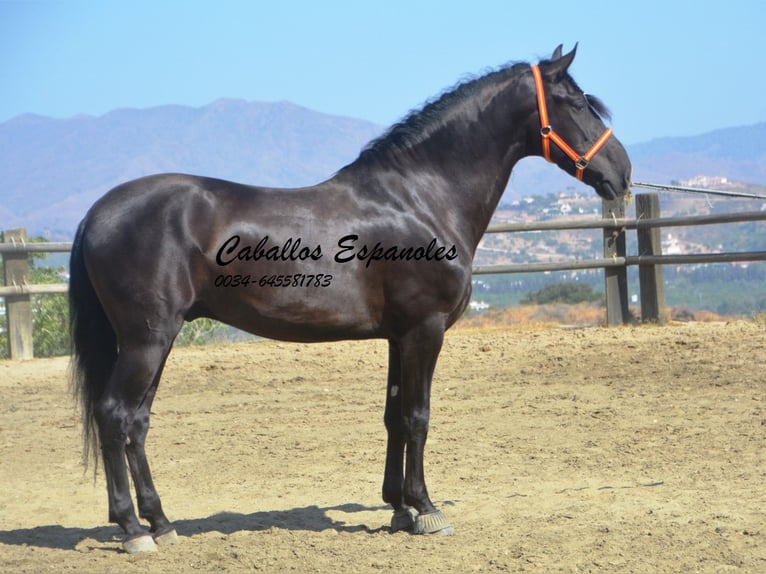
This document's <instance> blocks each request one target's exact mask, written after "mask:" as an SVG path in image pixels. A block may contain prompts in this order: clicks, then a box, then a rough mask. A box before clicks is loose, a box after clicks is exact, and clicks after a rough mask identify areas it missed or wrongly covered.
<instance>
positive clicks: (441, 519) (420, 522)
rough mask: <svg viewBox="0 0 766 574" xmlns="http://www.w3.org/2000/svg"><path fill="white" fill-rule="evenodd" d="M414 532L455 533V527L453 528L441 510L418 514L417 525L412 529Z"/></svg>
mask: <svg viewBox="0 0 766 574" xmlns="http://www.w3.org/2000/svg"><path fill="white" fill-rule="evenodd" d="M412 532H413V534H446V535H450V534H455V529H454V528H452V526H451V525H450V523H449V522H447V517H446V516H444V513H443V512H442V511H441V510H437V511H436V512H429V513H428V514H418V515H417V517H416V518H415V526H414V528H413V530H412Z"/></svg>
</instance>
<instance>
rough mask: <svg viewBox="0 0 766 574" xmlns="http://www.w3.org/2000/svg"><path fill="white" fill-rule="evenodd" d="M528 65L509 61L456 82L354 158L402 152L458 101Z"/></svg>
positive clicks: (428, 132) (432, 128) (433, 128)
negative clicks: (480, 74) (482, 73)
mask: <svg viewBox="0 0 766 574" xmlns="http://www.w3.org/2000/svg"><path fill="white" fill-rule="evenodd" d="M528 67H529V64H524V63H510V64H506V65H504V66H502V67H500V68H497V69H495V70H492V71H490V72H487V73H485V74H484V75H482V76H472V77H468V78H467V79H464V80H462V81H461V82H458V83H457V84H456V85H455V86H453V87H451V88H448V89H447V90H445V91H443V92H442V93H441V94H439V95H437V96H436V97H435V98H432V99H431V100H428V101H426V103H425V104H423V106H421V107H420V108H416V109H414V110H412V111H411V112H409V114H407V115H406V116H405V117H404V118H403V119H402V120H400V121H399V122H397V123H395V124H394V125H392V126H391V127H390V128H388V130H386V131H385V132H384V133H383V134H382V135H381V136H379V137H377V138H375V139H373V140H372V141H370V142H369V143H368V144H367V145H366V146H365V147H364V148H363V149H362V151H361V153H360V154H359V159H358V160H357V161H364V160H370V159H375V158H378V157H380V156H384V157H391V156H397V155H401V154H405V153H406V152H407V150H409V149H411V148H413V147H414V146H416V145H417V144H419V143H421V142H423V141H424V140H425V139H427V138H428V137H429V136H430V135H431V134H433V133H434V132H436V131H437V130H438V129H439V128H441V127H444V126H446V125H447V123H448V121H449V118H450V117H451V116H452V112H453V110H455V108H456V107H457V106H459V105H460V104H461V103H463V102H465V101H467V100H470V99H471V98H472V97H474V96H475V95H477V94H478V93H480V92H481V91H482V90H483V89H484V88H485V87H487V86H490V85H494V84H495V83H497V82H498V81H503V80H505V79H507V78H509V77H510V76H513V75H515V74H518V73H519V72H520V71H522V70H524V69H528Z"/></svg>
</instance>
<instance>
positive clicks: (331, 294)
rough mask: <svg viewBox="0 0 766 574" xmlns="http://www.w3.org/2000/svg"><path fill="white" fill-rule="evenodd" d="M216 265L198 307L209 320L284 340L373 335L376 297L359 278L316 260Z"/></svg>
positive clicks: (377, 323) (378, 312)
mask: <svg viewBox="0 0 766 574" xmlns="http://www.w3.org/2000/svg"><path fill="white" fill-rule="evenodd" d="M257 267H258V269H257V270H253V269H248V268H247V267H246V266H243V265H239V266H235V267H230V266H229V267H227V268H226V269H225V272H221V269H220V268H217V269H215V270H214V273H211V274H210V275H209V277H210V282H211V283H212V287H211V288H208V289H207V290H206V293H205V297H204V307H205V309H206V310H207V311H208V312H207V313H205V314H209V315H210V316H212V317H213V318H215V319H218V320H220V321H223V322H225V323H227V324H229V325H232V326H234V327H237V328H238V329H242V330H244V331H247V332H249V333H253V334H255V335H259V336H262V337H268V338H271V339H280V340H286V341H303V342H308V341H328V340H341V339H353V338H369V337H375V336H377V335H378V334H379V331H380V325H381V316H382V313H381V309H382V301H381V298H380V297H378V296H376V294H375V290H374V289H371V288H369V286H368V285H366V284H365V282H360V281H359V280H358V279H356V278H353V277H349V276H347V275H345V274H343V273H340V274H338V272H337V271H336V272H335V273H328V272H327V271H328V270H327V269H323V268H322V267H320V266H318V265H303V266H297V265H284V264H283V265H276V264H274V265H271V266H264V265H260V266H257Z"/></svg>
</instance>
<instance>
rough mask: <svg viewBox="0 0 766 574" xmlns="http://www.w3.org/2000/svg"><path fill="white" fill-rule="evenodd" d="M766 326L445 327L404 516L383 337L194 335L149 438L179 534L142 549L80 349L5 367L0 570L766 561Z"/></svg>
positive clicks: (752, 566) (699, 566) (174, 362)
mask: <svg viewBox="0 0 766 574" xmlns="http://www.w3.org/2000/svg"><path fill="white" fill-rule="evenodd" d="M765 335H766V326H764V325H763V324H762V323H761V324H758V323H751V322H733V323H727V324H723V323H719V324H693V323H692V324H682V325H672V326H666V327H625V328H611V329H606V328H588V329H581V330H577V329H568V330H564V329H554V328H549V329H537V330H533V329H523V328H515V329H506V330H492V331H460V330H458V331H455V332H451V333H450V334H448V337H447V340H446V343H445V347H444V350H443V352H442V355H441V360H440V363H439V365H438V367H437V373H436V378H435V384H434V389H433V402H432V419H431V420H432V424H431V433H430V436H429V442H428V445H427V451H426V473H427V478H428V480H429V489H430V492H431V494H432V497H433V498H434V501H435V502H437V504H439V505H440V506H441V508H442V509H443V510H444V511H445V513H446V514H447V516H448V517H449V518H450V520H451V521H452V523H453V525H454V527H455V530H456V534H455V535H454V536H451V537H446V536H439V537H436V536H431V537H428V536H412V535H409V534H405V533H397V534H393V535H392V534H390V533H389V531H388V524H389V520H390V512H389V510H388V509H387V508H386V507H385V506H384V505H383V504H382V502H381V498H380V486H381V482H382V472H383V463H384V452H385V432H384V428H383V423H382V417H383V403H384V395H385V369H386V358H387V350H386V345H385V343H384V342H381V341H370V342H355V343H338V344H322V345H293V344H285V343H277V342H261V343H251V344H244V345H231V346H220V347H195V348H184V349H176V350H175V351H174V352H173V354H172V355H171V359H170V361H169V364H168V367H167V370H166V374H165V378H164V381H163V383H162V384H161V386H160V391H159V395H158V398H157V400H156V401H155V404H154V416H153V418H152V423H153V428H152V432H151V433H150V435H149V443H148V450H149V455H150V461H152V462H153V469H154V474H155V480H156V483H157V485H158V488H159V491H160V494H161V495H162V496H163V503H164V507H165V509H166V511H167V513H168V515H169V516H170V517H171V518H172V519H173V520H175V521H176V525H177V529H178V533H179V535H180V536H181V539H180V542H179V544H176V545H174V546H165V547H162V548H161V550H160V551H159V552H157V553H154V554H151V555H143V556H129V555H127V554H125V553H123V552H122V551H121V546H120V532H119V530H118V529H117V528H116V527H115V526H113V525H109V524H108V523H107V519H106V493H105V488H104V480H103V475H101V474H99V476H98V478H97V479H96V482H95V484H94V481H93V475H92V472H91V471H88V473H83V469H82V467H81V465H80V425H79V418H78V416H76V415H75V413H74V412H73V407H72V402H71V400H70V397H69V395H68V391H67V384H66V377H67V365H68V363H67V359H63V358H62V359H51V360H34V361H29V362H11V361H3V362H0V396H2V404H0V461H2V462H0V571H2V572H6V573H10V572H29V573H38V572H78V573H79V572H83V573H84V572H115V573H116V572H119V573H134V572H135V573H143V572H149V573H154V572H157V573H159V572H163V573H167V572H249V571H263V572H400V571H401V572H403V571H415V572H474V571H479V572H481V571H483V572H492V571H511V572H685V573H687V572H753V573H756V572H766V464H765V462H764V458H765V457H766V442H765V438H766V376H765V375H764V372H763V365H764V363H766V349H765V348H764V341H765V340H766V336H765Z"/></svg>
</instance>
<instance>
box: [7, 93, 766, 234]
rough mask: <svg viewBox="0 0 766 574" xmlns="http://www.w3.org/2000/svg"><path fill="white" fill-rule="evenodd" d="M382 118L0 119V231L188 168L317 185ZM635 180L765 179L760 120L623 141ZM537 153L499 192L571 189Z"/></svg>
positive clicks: (179, 115)
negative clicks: (680, 134)
mask: <svg viewBox="0 0 766 574" xmlns="http://www.w3.org/2000/svg"><path fill="white" fill-rule="evenodd" d="M384 129H385V127H384V126H379V125H376V124H373V123H370V122H367V121H363V120H358V119H353V118H346V117H338V116H331V115H327V114H322V113H319V112H315V111H312V110H309V109H306V108H303V107H300V106H297V105H295V104H292V103H289V102H276V103H263V102H248V101H244V100H234V99H222V100H217V101H215V102H213V103H211V104H209V105H207V106H203V107H199V108H192V107H186V106H160V107H155V108H149V109H143V110H137V109H120V110H115V111H113V112H110V113H107V114H105V115H103V116H99V117H93V116H84V115H81V116H75V117H71V118H67V119H53V118H48V117H43V116H37V115H32V114H25V115H21V116H17V117H15V118H13V119H11V120H8V121H6V122H3V123H0V181H2V187H0V230H2V229H8V228H13V227H26V228H27V230H28V232H29V233H30V235H40V234H44V235H46V236H47V237H49V238H51V239H67V238H71V237H72V236H73V234H74V229H75V228H76V225H77V223H78V222H79V220H80V219H81V218H82V216H83V215H84V214H85V212H86V211H87V209H88V208H89V207H90V205H92V204H93V202H94V201H95V200H96V199H98V198H99V197H100V196H101V195H103V194H104V193H105V192H106V191H108V190H109V189H110V188H112V187H114V186H115V185H117V184H119V183H122V182H124V181H127V180H130V179H133V178H136V177H140V176H143V175H148V174H151V173H158V172H185V173H194V174H199V175H206V176H211V177H220V178H224V179H230V180H234V181H240V182H246V183H253V184H258V185H268V186H277V187H296V186H303V185H311V184H313V183H318V182H320V181H322V180H324V179H327V178H328V177H330V176H332V175H333V173H335V172H336V171H337V170H338V169H340V168H341V167H343V166H344V165H346V164H348V163H349V162H351V161H353V160H354V159H355V158H356V157H357V155H358V153H359V151H360V149H361V148H362V147H364V145H365V144H366V143H367V142H368V141H369V140H371V139H373V138H374V137H376V136H377V135H379V134H380V133H382V132H383V131H384ZM628 154H629V155H630V157H631V159H632V161H633V169H634V176H633V179H634V181H649V182H653V183H668V182H670V181H672V180H682V179H687V178H690V177H694V176H698V175H708V176H722V177H726V178H728V179H729V180H735V181H745V182H747V183H751V184H758V185H766V123H759V124H755V125H751V126H744V127H734V128H728V129H723V130H717V131H714V132H709V133H706V134H702V135H699V136H695V137H683V138H673V137H668V138H660V139H655V140H652V141H649V142H645V143H640V144H636V145H632V146H628ZM580 186H582V184H580V183H578V182H576V181H575V180H574V179H572V178H571V177H569V176H567V175H566V174H564V173H563V172H562V171H560V170H559V169H557V168H555V167H553V166H551V165H549V164H547V163H546V162H545V161H543V160H540V159H537V158H534V159H527V160H523V161H522V162H520V163H519V164H518V165H517V167H516V169H515V170H514V173H513V176H512V178H511V182H510V184H509V186H508V189H507V190H506V196H505V200H511V199H515V198H520V197H522V196H526V195H533V194H545V193H550V192H558V191H567V190H576V189H577V188H578V187H580Z"/></svg>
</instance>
